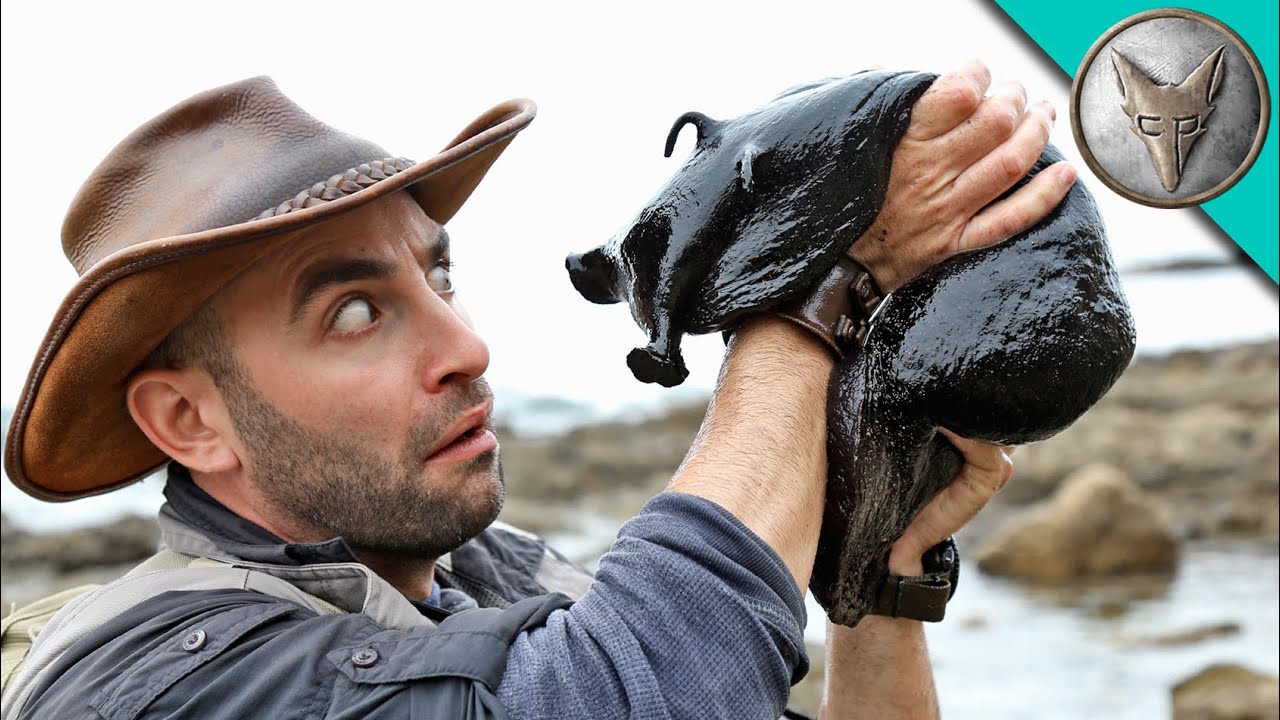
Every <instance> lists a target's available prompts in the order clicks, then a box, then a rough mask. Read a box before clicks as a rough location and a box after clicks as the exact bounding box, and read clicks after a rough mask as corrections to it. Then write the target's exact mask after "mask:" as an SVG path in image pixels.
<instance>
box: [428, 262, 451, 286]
mask: <svg viewBox="0 0 1280 720" xmlns="http://www.w3.org/2000/svg"><path fill="white" fill-rule="evenodd" d="M451 267H453V263H442V264H440V265H436V266H435V267H433V268H431V269H430V270H429V271H427V284H428V285H430V286H431V289H432V290H435V291H436V292H438V293H446V292H449V291H450V290H453V278H452V277H450V276H449V268H451Z"/></svg>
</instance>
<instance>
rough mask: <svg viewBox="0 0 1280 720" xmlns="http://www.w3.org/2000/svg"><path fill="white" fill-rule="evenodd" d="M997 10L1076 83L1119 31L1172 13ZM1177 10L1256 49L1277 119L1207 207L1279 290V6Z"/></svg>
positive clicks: (1133, 4)
mask: <svg viewBox="0 0 1280 720" xmlns="http://www.w3.org/2000/svg"><path fill="white" fill-rule="evenodd" d="M996 4H997V5H999V6H1000V8H1001V9H1002V10H1003V11H1004V12H1005V14H1006V15H1008V16H1009V17H1010V18H1011V19H1012V20H1013V21H1014V22H1015V23H1017V24H1018V25H1019V26H1021V27H1022V30H1023V32H1025V33H1026V34H1027V36H1028V37H1030V38H1031V39H1032V40H1033V41H1035V42H1036V43H1037V44H1038V45H1040V47H1041V48H1042V49H1043V50H1044V51H1045V52H1046V53H1048V55H1049V57H1050V58H1052V59H1053V61H1054V62H1056V63H1057V64H1058V66H1059V67H1061V68H1062V69H1063V71H1065V72H1066V73H1067V75H1068V76H1071V77H1073V78H1074V77H1075V74H1076V71H1077V70H1078V69H1079V67H1080V62H1081V61H1082V60H1083V59H1084V56H1085V54H1086V53H1088V52H1089V48H1090V47H1092V46H1093V43H1094V42H1095V41H1096V40H1097V39H1098V38H1100V37H1102V35H1103V33H1105V32H1106V31H1107V30H1108V29H1110V28H1111V27H1112V26H1113V25H1115V24H1116V23H1118V22H1120V21H1121V20H1123V19H1125V18H1127V17H1129V16H1131V15H1136V14H1137V13H1140V12H1143V11H1145V10H1154V9H1157V8H1162V7H1169V6H1168V5H1161V4H1157V3H1152V2H1150V0H1148V1H1147V2H1141V1H1140V0H1109V1H1108V2H1096V1H1094V2H1074V3H1065V4H1064V3H1053V2H1043V1H1042V0H996ZM1177 7H1180V8H1184V9H1187V10H1195V11H1196V12H1200V13H1204V14H1205V15H1209V16H1210V17H1213V18H1216V19H1217V20H1219V21H1221V22H1223V23H1225V24H1226V25H1227V26H1228V27H1230V28H1231V29H1232V30H1235V31H1236V33H1237V34H1239V35H1240V37H1242V38H1244V41H1245V42H1246V43H1248V44H1249V47H1251V48H1252V49H1253V52H1254V54H1255V55H1257V57H1258V62H1260V63H1261V64H1262V69H1263V72H1264V73H1265V74H1266V76H1267V86H1268V90H1269V94H1270V95H1271V119H1270V121H1269V123H1268V129H1267V139H1266V143H1265V144H1264V145H1263V147H1262V152H1261V154H1259V155H1258V159H1257V161H1255V162H1254V165H1253V168H1252V169H1250V170H1249V172H1248V173H1246V174H1245V176H1244V177H1243V178H1241V179H1240V182H1238V183H1237V184H1236V185H1235V186H1234V187H1232V188H1231V189H1230V190H1228V191H1227V192H1226V193H1224V194H1222V195H1220V196H1219V197H1217V198H1215V199H1213V200H1210V201H1209V202H1206V203H1204V204H1203V205H1202V206H1201V207H1202V208H1203V209H1204V211H1205V212H1206V213H1208V214H1209V217H1211V218H1213V220H1214V222H1216V223H1217V224H1218V227H1220V228H1222V230H1223V231H1224V232H1226V234H1227V235H1229V236H1230V237H1231V239H1232V240H1234V241H1235V242H1236V244H1238V245H1239V246H1240V247H1241V248H1242V249H1243V250H1244V251H1245V252H1246V253H1248V254H1249V256H1250V257H1252V258H1253V260H1254V262H1256V263H1258V266H1259V267H1261V268H1262V269H1263V271H1265V272H1266V273H1267V274H1268V275H1270V276H1271V280H1272V281H1273V282H1274V281H1276V269H1277V264H1278V258H1277V255H1278V254H1280V240H1278V239H1277V238H1280V222H1278V217H1280V204H1278V203H1277V197H1278V196H1280V185H1278V184H1277V180H1276V171H1277V167H1276V166H1277V152H1276V143H1277V142H1280V139H1277V137H1276V116H1277V113H1276V102H1277V97H1276V96H1277V93H1276V78H1277V69H1276V55H1277V43H1276V37H1277V34H1280V31H1278V30H1277V27H1278V26H1280V10H1278V9H1277V8H1278V7H1280V6H1277V4H1275V3H1274V1H1273V2H1256V0H1249V1H1246V0H1219V1H1217V2H1209V1H1206V0H1191V1H1189V2H1180V3H1178V5H1177Z"/></svg>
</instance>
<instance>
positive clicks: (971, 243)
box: [958, 161, 1076, 251]
mask: <svg viewBox="0 0 1280 720" xmlns="http://www.w3.org/2000/svg"><path fill="white" fill-rule="evenodd" d="M1075 180H1076V170H1075V168H1074V167H1072V166H1071V164H1070V163H1067V162H1065V161H1064V162H1060V163H1054V164H1053V165H1050V166H1049V167H1047V168H1045V169H1043V170H1041V171H1040V172H1039V173H1037V174H1036V176H1035V177H1034V178H1032V179H1031V181H1030V182H1028V183H1027V184H1026V185H1023V186H1022V187H1020V188H1018V189H1017V191H1016V192H1014V193H1013V194H1012V195H1010V196H1009V197H1007V198H1005V199H1003V200H1001V201H999V202H997V203H993V204H992V205H991V206H989V207H987V208H986V209H984V210H983V211H982V212H980V213H978V214H977V215H975V216H974V217H973V219H972V220H970V221H969V223H968V225H966V226H965V228H964V230H962V231H961V232H960V240H959V243H958V245H959V247H958V251H964V250H973V249H975V248H980V247H986V246H988V245H992V244H994V243H998V242H1000V241H1002V240H1006V239H1008V238H1010V237H1013V236H1014V235H1017V234H1018V233H1020V232H1022V231H1023V230H1026V229H1027V228H1029V227H1031V226H1032V225H1034V224H1036V223H1038V222H1040V220H1042V219H1043V218H1044V217H1045V216H1046V215H1048V214H1049V212H1050V211H1052V210H1053V209H1054V208H1055V207H1057V206H1058V203H1060V202H1062V198H1064V197H1066V195H1067V193H1068V192H1069V191H1070V190H1071V185H1072V184H1073V183H1074V182H1075Z"/></svg>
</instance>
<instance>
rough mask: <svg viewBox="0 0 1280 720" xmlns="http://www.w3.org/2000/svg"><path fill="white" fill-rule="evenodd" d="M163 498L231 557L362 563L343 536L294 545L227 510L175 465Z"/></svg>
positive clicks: (301, 562)
mask: <svg viewBox="0 0 1280 720" xmlns="http://www.w3.org/2000/svg"><path fill="white" fill-rule="evenodd" d="M164 497H165V500H167V501H168V505H169V507H170V509H171V510H172V511H173V512H175V513H177V515H178V516H179V517H181V518H182V520H184V521H185V522H186V523H187V524H188V525H190V526H192V527H194V528H195V529H197V530H199V531H200V532H201V533H202V534H203V535H204V536H205V537H206V538H207V539H208V540H209V541H211V542H212V543H213V544H214V545H215V546H217V548H218V549H219V550H221V551H222V552H223V553H225V554H227V555H230V556H232V557H235V558H239V559H243V560H248V561H250V562H258V563H270V564H272V565H292V566H298V565H312V564H316V563H354V562H359V560H357V559H356V557H355V555H353V554H352V552H351V548H349V547H347V542H346V541H345V540H343V539H342V538H340V537H336V538H333V539H332V540H325V541H324V542H316V543H291V542H286V541H284V540H282V539H280V538H278V537H276V536H275V535H274V534H272V533H271V532H269V531H267V530H266V529H264V528H261V527H259V526H257V525H255V524H253V523H251V522H249V521H248V520H245V519H244V518H242V517H240V516H239V515H237V514H235V513H233V512H231V511H230V510H228V509H227V507H226V506H225V505H223V504H222V503H220V502H218V501H217V500H215V499H214V498H213V496H212V495H210V494H209V493H207V492H205V491H204V490H202V489H201V488H200V486H199V485H196V483H195V481H194V480H192V478H191V472H190V471H189V470H187V468H185V467H183V466H182V465H179V464H178V463H176V462H171V463H169V482H168V483H167V484H166V485H165V488H164Z"/></svg>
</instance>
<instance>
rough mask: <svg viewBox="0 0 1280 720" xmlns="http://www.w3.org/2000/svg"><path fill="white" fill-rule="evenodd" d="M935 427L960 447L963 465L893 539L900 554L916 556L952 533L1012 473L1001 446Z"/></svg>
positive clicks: (981, 505)
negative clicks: (895, 538)
mask: <svg viewBox="0 0 1280 720" xmlns="http://www.w3.org/2000/svg"><path fill="white" fill-rule="evenodd" d="M938 431H939V432H940V433H942V434H943V435H944V436H945V437H947V438H948V439H949V440H950V441H951V444H952V445H954V446H955V447H956V449H957V450H959V451H960V453H961V455H963V457H964V465H963V466H961V469H960V472H959V473H957V474H956V477H955V478H954V479H953V480H952V481H951V483H950V484H949V485H948V486H947V487H946V488H944V489H943V491H942V492H940V493H938V494H937V495H936V496H935V497H934V498H933V499H932V500H930V501H929V503H928V504H926V505H925V507H924V509H923V510H921V511H920V513H919V514H918V515H916V517H915V519H914V520H912V521H911V524H910V525H909V526H907V529H906V531H905V532H903V534H902V537H901V538H899V540H898V541H897V542H895V543H894V552H895V553H899V554H900V555H901V556H903V557H907V558H911V557H918V556H919V555H920V554H921V553H923V552H924V551H925V550H927V549H928V548H930V547H933V546H934V545H936V544H938V543H939V542H942V541H943V540H945V539H946V538H948V537H950V536H951V535H954V534H955V532H956V531H957V530H959V529H960V528H962V527H964V525H965V524H966V523H967V522H969V521H970V520H972V519H973V516H975V515H977V514H978V511H980V510H982V508H984V507H986V505H987V503H988V502H990V501H991V498H993V497H995V495H996V493H998V492H1000V490H1001V489H1003V488H1004V486H1005V485H1006V484H1008V482H1009V479H1010V478H1012V477H1013V461H1012V460H1011V459H1010V458H1009V455H1008V453H1006V452H1005V450H1004V448H1002V447H1001V446H999V445H992V444H991V443H986V442H983V441H981V440H970V439H968V438H963V437H960V436H959V435H956V434H955V433H953V432H951V431H950V430H947V429H946V428H938Z"/></svg>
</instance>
